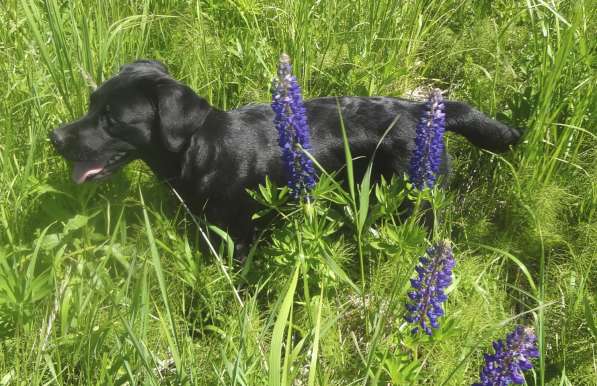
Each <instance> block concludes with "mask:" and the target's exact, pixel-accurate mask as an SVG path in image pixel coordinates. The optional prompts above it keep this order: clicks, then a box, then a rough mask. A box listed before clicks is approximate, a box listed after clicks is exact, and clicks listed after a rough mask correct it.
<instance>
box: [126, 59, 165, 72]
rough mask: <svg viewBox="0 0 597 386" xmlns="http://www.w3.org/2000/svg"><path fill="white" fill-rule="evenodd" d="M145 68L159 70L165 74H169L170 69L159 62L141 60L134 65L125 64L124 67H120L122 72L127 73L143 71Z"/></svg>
mask: <svg viewBox="0 0 597 386" xmlns="http://www.w3.org/2000/svg"><path fill="white" fill-rule="evenodd" d="M143 68H146V69H148V68H151V69H153V70H158V71H159V72H163V73H164V74H168V68H166V66H165V65H164V63H162V62H159V61H157V60H148V59H139V60H136V61H134V62H133V63H129V64H125V65H124V66H122V67H120V72H126V71H133V70H141V69H143Z"/></svg>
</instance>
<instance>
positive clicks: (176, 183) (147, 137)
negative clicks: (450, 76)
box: [50, 60, 519, 250]
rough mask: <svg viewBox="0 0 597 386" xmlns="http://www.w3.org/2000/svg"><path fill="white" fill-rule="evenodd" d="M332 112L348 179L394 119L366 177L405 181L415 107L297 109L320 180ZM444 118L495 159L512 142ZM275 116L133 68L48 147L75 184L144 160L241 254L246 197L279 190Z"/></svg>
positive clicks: (156, 66)
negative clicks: (272, 187)
mask: <svg viewBox="0 0 597 386" xmlns="http://www.w3.org/2000/svg"><path fill="white" fill-rule="evenodd" d="M338 104H339V107H340V110H341V114H342V119H343V121H344V125H345V128H346V131H347V134H348V138H349V143H350V147H351V151H352V154H353V156H354V157H355V158H356V157H361V159H362V160H364V162H360V163H359V162H357V164H356V165H355V174H356V178H359V179H360V178H361V177H362V175H363V173H364V170H365V166H366V162H367V161H366V158H367V157H369V156H371V155H372V153H373V150H374V149H375V147H376V145H377V144H378V142H379V141H380V139H381V137H382V136H383V134H384V132H385V131H386V130H387V129H388V127H389V126H390V125H391V124H392V122H393V121H394V120H395V118H396V117H398V118H397V121H396V122H395V125H394V127H393V128H392V129H391V130H390V131H389V133H388V134H387V136H386V137H385V138H384V140H383V142H382V143H381V145H380V147H379V149H378V152H377V154H376V158H375V164H374V172H375V174H376V175H377V176H380V175H383V176H391V175H392V174H398V175H402V174H403V173H405V172H406V171H407V169H408V165H409V158H410V154H411V153H412V150H413V148H414V139H415V126H416V124H417V122H418V120H419V118H420V116H421V113H422V111H423V108H424V105H423V103H419V102H412V101H408V100H403V99H397V98H388V97H339V98H335V97H324V98H315V99H311V100H308V101H305V107H306V110H307V119H308V123H309V125H310V127H311V143H312V147H313V148H312V154H313V155H314V157H315V158H316V159H317V160H318V161H319V163H320V164H321V165H322V166H323V167H324V168H325V169H326V170H328V171H335V170H339V169H341V168H342V167H343V165H344V164H345V155H344V148H343V142H342V135H341V130H340V118H339V113H338ZM445 112H446V129H447V130H450V131H453V132H456V133H458V134H461V135H463V136H464V137H466V138H467V139H468V140H469V141H470V142H472V143H473V144H475V145H476V146H479V147H481V148H483V149H489V150H492V151H496V152H502V151H505V150H507V149H508V148H509V146H510V145H512V144H514V143H515V142H516V141H517V140H518V138H519V133H518V132H517V131H516V130H515V129H512V128H510V127H508V126H506V125H504V124H502V123H500V122H497V121H495V120H493V119H490V118H488V117H487V116H485V115H483V114H482V113H480V112H479V111H477V110H475V109H473V108H471V107H470V106H468V105H466V104H465V103H461V102H451V101H448V102H446V103H445ZM273 117H274V113H273V111H272V109H271V107H270V105H269V104H260V105H248V106H245V107H242V108H239V109H236V110H231V111H221V110H218V109H217V108H215V107H213V106H210V105H209V103H207V101H206V100H205V99H203V98H201V97H200V96H198V95H197V94H195V92H193V90H191V89H190V88H189V87H187V86H185V85H184V84H181V83H179V82H178V81H176V80H174V79H173V78H172V77H170V76H169V74H168V71H167V70H166V67H165V66H164V65H163V64H161V63H159V62H156V61H148V60H140V61H137V62H134V63H132V64H128V65H125V66H123V67H122V68H121V69H120V72H119V73H118V74H117V75H116V76H114V77H112V78H111V79H109V80H108V81H106V82H105V83H103V84H102V85H101V86H100V87H99V88H98V89H97V90H95V91H94V92H93V93H92V94H91V97H90V101H89V111H88V112H87V114H86V115H85V116H84V117H82V118H81V119H79V120H77V121H75V122H72V123H69V124H67V125H65V126H62V127H60V128H57V129H56V130H54V131H53V132H52V133H51V135H50V139H51V142H52V143H53V145H54V147H55V148H56V150H57V151H58V152H59V153H60V154H61V155H62V156H63V157H64V158H66V159H67V160H68V161H71V162H72V163H73V175H72V176H73V179H74V181H75V182H77V183H83V182H85V181H91V180H99V179H103V178H105V177H108V176H109V175H111V174H112V173H114V172H115V171H117V170H118V169H120V168H121V167H122V166H124V165H126V164H127V163H129V162H130V161H132V160H134V159H141V160H143V161H144V162H146V163H147V165H149V167H150V168H151V169H152V170H153V172H154V173H155V174H156V175H157V176H158V178H159V179H161V180H165V181H168V182H169V183H170V184H171V185H172V186H173V187H174V188H175V189H176V190H177V191H178V193H179V194H180V195H181V196H182V198H183V200H184V201H185V202H186V204H187V205H188V206H189V207H190V208H191V210H192V211H193V212H195V213H201V214H204V215H205V216H206V218H207V219H208V220H209V221H210V222H212V223H214V224H216V225H218V226H220V227H222V228H223V229H226V230H227V231H228V232H229V233H230V235H231V236H232V237H233V239H234V240H235V241H236V243H237V246H238V248H239V249H241V250H243V249H245V248H246V247H247V245H248V243H249V242H250V241H251V239H252V237H253V224H252V222H251V214H252V213H253V212H254V211H255V210H256V209H257V203H256V202H255V201H254V200H252V199H251V198H250V197H249V196H248V194H247V193H246V189H247V188H248V189H254V188H256V187H257V186H258V184H260V183H263V182H264V179H265V176H266V175H268V176H269V177H270V178H271V180H272V181H273V182H275V183H276V184H278V185H284V184H285V183H286V181H287V176H286V173H285V171H284V170H283V162H282V161H281V158H280V154H281V153H280V148H279V146H278V133H277V131H276V129H275V128H274V124H273ZM445 159H446V158H445V157H444V160H445ZM444 163H445V162H444ZM444 170H445V165H444Z"/></svg>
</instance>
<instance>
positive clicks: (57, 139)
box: [50, 128, 64, 149]
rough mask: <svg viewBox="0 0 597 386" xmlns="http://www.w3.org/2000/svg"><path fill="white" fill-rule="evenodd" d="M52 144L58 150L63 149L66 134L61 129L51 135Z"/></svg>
mask: <svg viewBox="0 0 597 386" xmlns="http://www.w3.org/2000/svg"><path fill="white" fill-rule="evenodd" d="M50 142H52V145H54V147H55V148H56V149H61V148H62V146H63V145H64V134H63V133H62V131H61V130H60V129H59V128H58V129H56V130H53V131H52V132H51V133H50Z"/></svg>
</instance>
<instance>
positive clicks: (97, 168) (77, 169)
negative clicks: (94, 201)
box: [73, 161, 104, 184]
mask: <svg viewBox="0 0 597 386" xmlns="http://www.w3.org/2000/svg"><path fill="white" fill-rule="evenodd" d="M102 170H104V165H103V164H101V163H100V162H97V161H77V162H75V163H74V165H73V181H75V182H76V183H77V184H81V183H83V182H85V180H86V179H87V178H88V177H91V176H94V175H96V174H98V173H99V172H101V171H102Z"/></svg>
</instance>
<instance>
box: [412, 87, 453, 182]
mask: <svg viewBox="0 0 597 386" xmlns="http://www.w3.org/2000/svg"><path fill="white" fill-rule="evenodd" d="M444 107H445V106H444V102H443V98H442V93H441V91H440V90H438V89H435V90H433V91H432V92H431V94H430V95H429V99H428V100H427V103H425V110H424V112H423V115H422V116H421V119H420V120H419V123H418V124H417V129H416V138H415V150H414V152H413V154H412V156H411V159H410V170H409V172H410V181H411V182H412V184H413V185H414V186H415V187H416V188H417V189H419V190H422V189H424V188H425V186H428V187H429V188H433V185H434V184H435V179H436V177H437V174H438V173H439V166H440V163H441V160H442V155H443V152H444V131H445V128H446V114H445V113H444Z"/></svg>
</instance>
